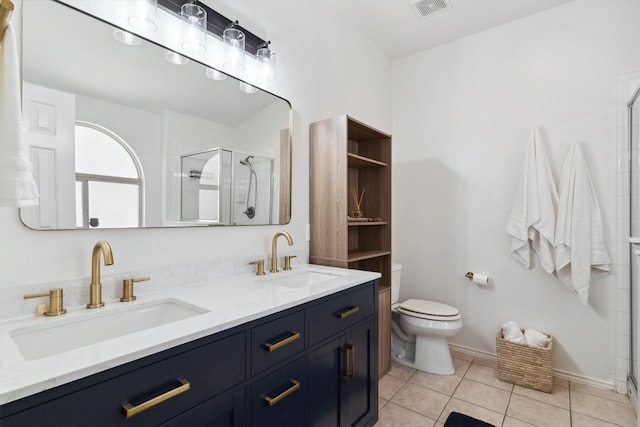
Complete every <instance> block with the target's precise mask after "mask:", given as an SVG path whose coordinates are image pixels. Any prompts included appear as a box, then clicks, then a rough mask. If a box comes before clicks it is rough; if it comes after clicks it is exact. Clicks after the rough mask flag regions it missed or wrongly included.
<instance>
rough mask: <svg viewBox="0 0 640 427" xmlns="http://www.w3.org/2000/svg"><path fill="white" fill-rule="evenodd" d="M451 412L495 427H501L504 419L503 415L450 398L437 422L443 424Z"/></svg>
mask: <svg viewBox="0 0 640 427" xmlns="http://www.w3.org/2000/svg"><path fill="white" fill-rule="evenodd" d="M451 412H460V413H461V414H465V415H468V416H470V417H473V418H477V419H479V420H482V421H484V422H487V423H489V424H493V425H495V426H501V425H502V419H503V418H504V415H502V414H499V413H497V412H493V411H492V410H490V409H486V408H482V407H480V406H477V405H474V404H472V403H468V402H464V401H462V400H459V399H456V398H455V397H452V398H451V399H450V400H449V403H447V406H445V408H444V411H442V415H440V418H438V421H440V422H442V423H444V422H445V421H446V420H447V417H448V416H449V414H450V413H451Z"/></svg>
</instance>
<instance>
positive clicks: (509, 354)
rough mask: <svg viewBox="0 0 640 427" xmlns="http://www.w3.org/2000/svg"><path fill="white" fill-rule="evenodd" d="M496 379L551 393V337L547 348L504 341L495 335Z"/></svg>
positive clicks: (500, 331) (499, 334)
mask: <svg viewBox="0 0 640 427" xmlns="http://www.w3.org/2000/svg"><path fill="white" fill-rule="evenodd" d="M496 352H497V353H498V377H499V378H500V379H501V380H502V381H506V382H508V383H511V384H517V385H520V386H523V387H527V388H532V389H535V390H540V391H544V392H546V393H551V392H552V391H553V337H551V335H549V345H548V346H547V347H537V346H533V345H529V344H522V343H517V342H513V341H508V340H505V339H504V338H503V336H502V330H499V331H498V335H496Z"/></svg>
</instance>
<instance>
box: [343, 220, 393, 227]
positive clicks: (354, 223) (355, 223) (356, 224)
mask: <svg viewBox="0 0 640 427" xmlns="http://www.w3.org/2000/svg"><path fill="white" fill-rule="evenodd" d="M387 224H388V223H387V221H366V222H365V221H349V220H347V225H348V226H349V227H366V226H370V225H387Z"/></svg>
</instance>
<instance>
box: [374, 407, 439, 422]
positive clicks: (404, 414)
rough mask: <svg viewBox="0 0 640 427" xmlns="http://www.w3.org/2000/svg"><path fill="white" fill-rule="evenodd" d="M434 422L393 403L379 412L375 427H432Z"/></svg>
mask: <svg viewBox="0 0 640 427" xmlns="http://www.w3.org/2000/svg"><path fill="white" fill-rule="evenodd" d="M434 423H435V421H434V420H432V419H429V418H427V417H425V416H423V415H420V414H418V413H417V412H413V411H411V410H409V409H407V408H403V407H402V406H398V405H396V404H394V403H393V402H389V403H387V404H386V405H385V406H384V408H382V410H381V411H380V414H379V416H378V422H377V423H376V424H375V425H376V427H432V426H433V425H434Z"/></svg>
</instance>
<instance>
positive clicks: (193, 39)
mask: <svg viewBox="0 0 640 427" xmlns="http://www.w3.org/2000/svg"><path fill="white" fill-rule="evenodd" d="M180 16H181V17H182V48H183V49H184V50H186V51H189V52H197V53H205V52H206V50H207V48H206V45H207V11H206V10H204V9H203V8H202V7H200V6H198V5H197V4H195V3H185V4H183V5H182V7H181V8H180Z"/></svg>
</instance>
